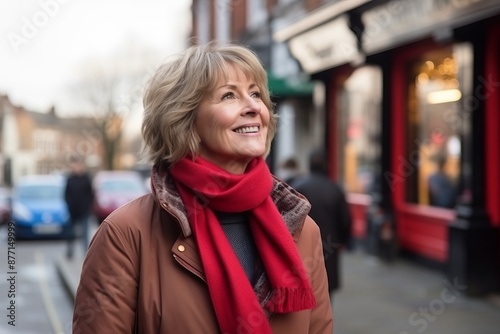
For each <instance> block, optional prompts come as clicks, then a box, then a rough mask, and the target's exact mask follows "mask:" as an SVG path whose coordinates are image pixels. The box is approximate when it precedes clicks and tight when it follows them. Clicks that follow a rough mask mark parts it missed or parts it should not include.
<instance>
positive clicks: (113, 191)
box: [93, 170, 148, 223]
mask: <svg viewBox="0 0 500 334" xmlns="http://www.w3.org/2000/svg"><path fill="white" fill-rule="evenodd" d="M93 187H94V194H95V198H94V215H95V217H96V219H97V221H98V222H99V223H101V222H102V221H103V220H104V219H105V218H106V217H107V216H108V215H109V214H110V213H111V212H113V211H114V210H116V209H117V208H118V207H120V206H122V205H123V204H125V203H127V202H130V201H131V200H133V199H135V198H137V197H140V196H142V195H144V194H146V193H147V192H148V189H147V188H146V186H145V184H144V181H143V179H142V177H141V175H140V174H139V173H138V172H136V171H124V170H123V171H99V172H97V173H96V175H95V176H94V179H93Z"/></svg>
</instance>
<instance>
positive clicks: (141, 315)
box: [73, 171, 333, 334]
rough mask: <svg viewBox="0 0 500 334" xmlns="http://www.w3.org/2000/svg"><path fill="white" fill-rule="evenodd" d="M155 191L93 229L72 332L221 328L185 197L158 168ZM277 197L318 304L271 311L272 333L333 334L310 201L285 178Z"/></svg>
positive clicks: (244, 324)
mask: <svg viewBox="0 0 500 334" xmlns="http://www.w3.org/2000/svg"><path fill="white" fill-rule="evenodd" d="M162 180H167V182H165V181H163V182H162ZM152 188H153V194H148V195H145V196H143V197H140V198H138V199H136V200H134V201H132V202H130V203H128V204H126V205H124V206H123V207H121V208H119V209H118V210H116V211H115V212H114V213H112V214H111V215H110V216H109V217H108V218H107V219H106V220H105V221H104V222H103V223H102V224H101V226H100V227H99V230H98V231H97V233H96V234H95V236H94V238H93V240H92V242H91V245H90V247H89V250H88V253H87V256H86V259H85V261H84V263H83V268H82V274H81V279H80V285H79V287H78V290H77V295H76V302H75V309H74V317H73V333H83V334H85V333H91V334H100V333H113V334H117V333H134V331H136V332H137V333H174V334H181V333H182V334H189V333H195V334H199V333H220V330H219V327H218V324H217V319H216V317H215V314H214V310H213V306H212V303H211V301H210V296H209V292H208V287H207V284H206V282H205V276H204V271H203V267H202V264H201V262H200V257H199V254H198V249H197V246H196V244H195V241H194V238H193V237H192V234H191V229H190V226H189V223H188V220H187V217H186V214H185V211H184V206H183V204H182V202H181V199H180V197H179V195H178V193H177V192H176V191H175V187H174V186H173V183H172V182H171V180H170V181H169V179H168V175H166V174H165V172H161V171H159V172H158V173H153V175H152ZM272 197H273V199H274V201H275V203H276V205H277V207H278V209H279V211H280V212H281V214H282V215H283V217H284V220H285V222H286V224H287V226H288V228H289V230H290V232H291V233H292V235H293V237H294V240H295V241H296V243H297V247H298V249H299V251H300V254H301V256H302V260H303V263H304V267H305V269H306V271H307V273H308V275H309V277H310V279H311V282H312V286H313V289H314V293H315V296H316V304H317V305H316V307H315V308H314V309H312V310H305V311H301V312H295V313H289V314H270V315H269V322H270V324H271V328H272V330H273V333H283V334H294V333H297V334H299V333H300V334H305V333H325V334H332V332H333V320H332V311H331V304H330V299H329V296H328V290H327V278H326V271H325V266H324V262H323V252H322V245H321V238H320V233H319V229H318V227H317V225H316V224H315V223H314V222H313V221H312V219H311V218H309V217H308V216H307V213H308V212H309V208H310V205H309V203H308V202H307V201H306V200H305V199H304V198H303V197H302V196H301V195H299V194H298V193H297V192H295V191H294V190H293V189H291V188H289V187H288V186H286V185H285V184H284V183H282V182H281V181H279V180H275V184H274V189H273V192H272ZM262 281H263V280H261V284H258V285H257V286H256V288H255V291H256V294H257V296H258V297H259V300H260V301H263V300H265V299H266V298H267V297H268V296H269V293H270V291H269V289H268V285H267V284H266V282H265V281H264V282H262ZM251 320H252V319H248V321H241V322H240V328H239V329H241V330H240V331H239V332H241V333H254V332H253V331H252V323H251ZM135 326H137V327H136V328H135ZM235 334H236V333H235ZM255 334H258V333H255Z"/></svg>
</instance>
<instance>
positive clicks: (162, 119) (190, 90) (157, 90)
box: [142, 42, 277, 164]
mask: <svg viewBox="0 0 500 334" xmlns="http://www.w3.org/2000/svg"><path fill="white" fill-rule="evenodd" d="M228 66H237V67H238V68H239V69H241V70H242V71H243V73H245V75H247V76H248V77H249V78H252V79H253V80H255V83H256V84H257V86H258V87H259V89H260V93H261V99H262V101H263V103H264V104H265V105H266V107H267V108H268V109H269V113H270V115H271V117H270V123H269V129H268V134H267V141H266V155H267V154H269V150H270V147H271V141H272V139H273V137H274V134H275V133H276V123H277V116H276V113H275V110H274V105H273V103H272V102H271V98H270V94H269V88H268V85H267V74H266V71H265V69H264V68H263V66H262V64H261V62H260V60H259V58H258V57H257V55H256V54H255V53H254V52H253V51H251V50H250V49H249V48H247V47H244V46H241V45H236V44H217V43H215V42H211V43H208V44H206V45H196V46H191V47H189V48H188V49H187V50H186V51H184V52H183V53H182V54H180V55H178V56H176V57H174V58H173V59H172V60H170V61H168V62H166V63H164V64H163V65H161V66H160V67H159V68H158V70H157V71H156V72H155V73H154V74H153V76H152V77H151V78H150V80H149V81H148V83H147V85H146V88H145V93H144V98H143V104H144V118H143V122H142V136H143V138H144V146H143V153H145V158H146V159H147V160H149V161H150V162H153V163H157V162H160V161H168V162H170V163H171V164H174V163H175V162H177V161H179V160H180V159H182V158H184V157H186V156H187V155H189V154H191V155H192V156H193V157H196V156H198V155H199V152H200V138H199V136H198V135H197V133H196V131H195V127H194V124H195V121H196V111H197V108H198V106H199V104H200V102H201V100H202V99H203V97H204V96H205V95H206V94H207V93H209V92H211V91H213V90H214V89H215V88H216V85H217V84H218V83H219V82H220V80H222V79H226V78H225V77H226V76H227V73H228Z"/></svg>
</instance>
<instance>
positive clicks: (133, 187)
mask: <svg viewBox="0 0 500 334" xmlns="http://www.w3.org/2000/svg"><path fill="white" fill-rule="evenodd" d="M101 190H103V191H109V192H118V191H127V192H130V191H133V192H140V191H142V190H143V188H142V185H141V184H140V183H137V182H131V181H125V180H110V181H104V182H102V184H101Z"/></svg>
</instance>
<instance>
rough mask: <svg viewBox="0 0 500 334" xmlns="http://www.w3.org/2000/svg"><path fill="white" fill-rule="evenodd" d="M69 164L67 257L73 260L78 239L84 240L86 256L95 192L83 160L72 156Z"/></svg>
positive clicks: (66, 187) (67, 181) (65, 196)
mask: <svg viewBox="0 0 500 334" xmlns="http://www.w3.org/2000/svg"><path fill="white" fill-rule="evenodd" d="M69 164H70V169H71V171H70V173H69V174H68V176H67V178H66V186H65V189H64V199H65V201H66V205H67V207H68V211H69V217H70V230H69V233H68V239H67V241H68V242H67V250H66V257H67V258H68V259H72V258H73V253H74V248H75V245H74V244H75V240H76V239H78V238H79V237H81V238H82V241H83V249H84V252H83V254H85V252H86V251H87V247H88V245H89V218H90V214H91V211H92V203H93V200H94V192H93V189H92V180H91V177H90V175H89V173H88V172H87V168H86V166H85V163H84V162H83V160H82V158H81V157H79V156H72V157H71V158H70V161H69Z"/></svg>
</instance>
